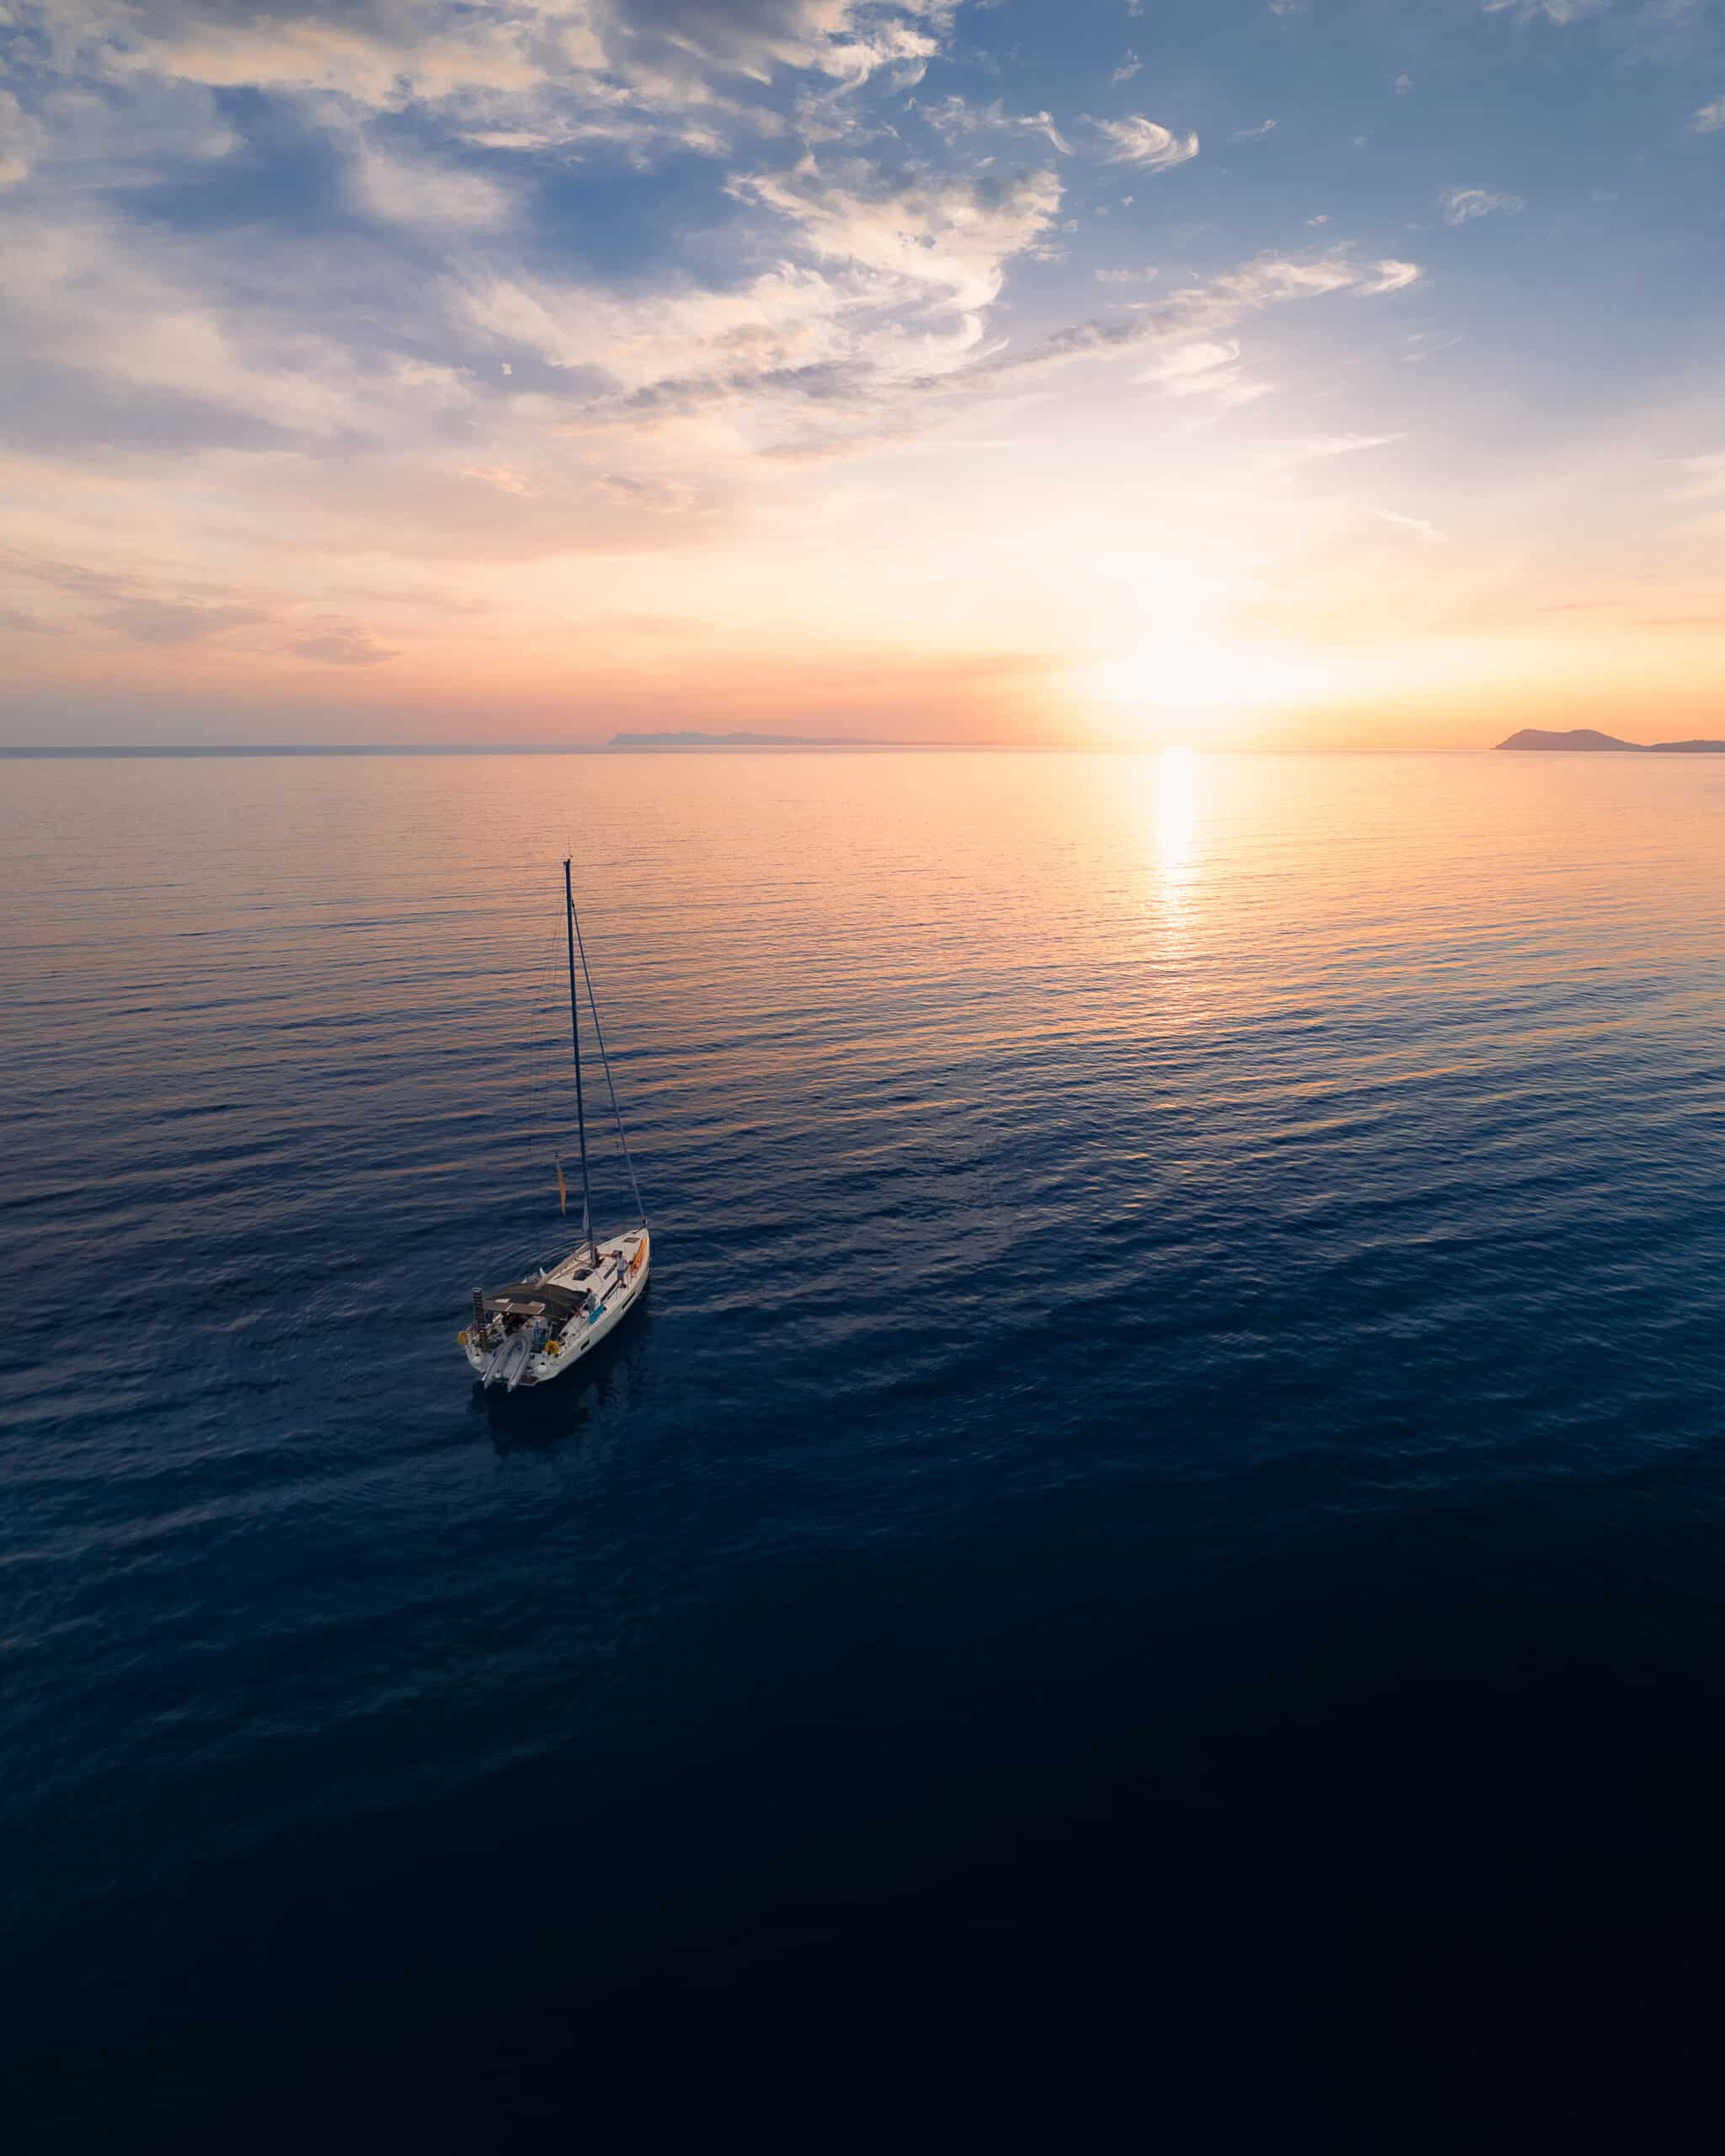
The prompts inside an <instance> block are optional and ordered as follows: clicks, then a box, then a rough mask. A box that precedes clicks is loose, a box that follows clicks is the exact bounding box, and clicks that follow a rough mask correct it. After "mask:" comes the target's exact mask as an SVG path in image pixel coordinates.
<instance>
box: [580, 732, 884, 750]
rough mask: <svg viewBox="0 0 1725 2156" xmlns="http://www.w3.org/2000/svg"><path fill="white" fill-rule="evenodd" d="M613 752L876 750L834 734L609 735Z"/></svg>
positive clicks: (875, 745) (874, 745)
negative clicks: (633, 750)
mask: <svg viewBox="0 0 1725 2156" xmlns="http://www.w3.org/2000/svg"><path fill="white" fill-rule="evenodd" d="M607 745H608V746H610V747H611V748H613V749H878V748H881V747H884V745H885V744H884V743H882V742H879V741H856V740H847V739H844V738H843V737H842V736H841V735H839V734H612V735H611V740H610V742H609V744H607Z"/></svg>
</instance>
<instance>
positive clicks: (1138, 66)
mask: <svg viewBox="0 0 1725 2156" xmlns="http://www.w3.org/2000/svg"><path fill="white" fill-rule="evenodd" d="M1143 67H1144V62H1143V61H1141V60H1140V58H1139V57H1138V55H1137V54H1136V53H1135V51H1133V50H1132V48H1131V46H1130V45H1128V46H1127V48H1126V57H1125V58H1124V60H1123V61H1121V62H1120V64H1119V67H1117V68H1115V70H1114V73H1113V74H1112V75H1110V76H1109V77H1108V80H1109V81H1110V82H1111V83H1130V81H1131V79H1132V77H1134V76H1135V75H1136V74H1139V73H1141V72H1142V71H1143Z"/></svg>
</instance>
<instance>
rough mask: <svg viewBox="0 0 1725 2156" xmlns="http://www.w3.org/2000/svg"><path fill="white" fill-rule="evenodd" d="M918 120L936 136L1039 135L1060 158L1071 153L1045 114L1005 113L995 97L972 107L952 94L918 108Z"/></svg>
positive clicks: (1056, 128) (1070, 147) (1004, 109)
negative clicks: (935, 133)
mask: <svg viewBox="0 0 1725 2156" xmlns="http://www.w3.org/2000/svg"><path fill="white" fill-rule="evenodd" d="M921 113H922V117H923V118H924V119H925V120H927V122H928V124H929V125H930V126H931V127H932V128H934V129H935V130H936V131H937V133H940V134H942V135H945V136H948V137H951V136H955V135H978V134H1007V135H1020V136H1023V135H1033V136H1040V138H1041V139H1042V140H1043V141H1044V142H1046V143H1047V144H1048V146H1049V148H1050V149H1051V150H1057V151H1058V152H1060V155H1061V156H1062V157H1070V156H1071V154H1072V145H1071V143H1070V142H1069V141H1067V140H1066V139H1065V136H1063V135H1062V134H1061V133H1060V130H1059V128H1058V127H1056V126H1055V123H1054V120H1053V117H1052V116H1051V115H1049V114H1048V113H1046V112H1008V111H1007V109H1006V108H1005V106H1004V104H1003V103H1002V101H1001V99H999V98H996V99H993V100H992V101H991V103H989V104H971V103H969V101H968V100H967V99H964V98H962V97H960V96H959V94H958V93H957V92H956V91H954V92H953V93H951V94H950V95H949V96H948V97H945V98H943V99H942V100H941V102H940V103H939V104H933V105H924V106H922V107H921Z"/></svg>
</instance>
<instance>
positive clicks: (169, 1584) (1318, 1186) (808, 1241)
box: [0, 752, 1725, 2151]
mask: <svg viewBox="0 0 1725 2156" xmlns="http://www.w3.org/2000/svg"><path fill="white" fill-rule="evenodd" d="M0 834H3V847H0V885H3V901H4V908H5V917H6V921H7V928H8V932H7V935H6V937H5V939H4V951H3V956H0V969H3V975H4V980H3V986H4V994H3V999H0V1037H3V1059H0V1068H3V1071H4V1075H5V1081H6V1092H7V1097H6V1099H5V1102H4V1103H3V1130H4V1159H5V1163H6V1172H5V1177H4V1184H3V1190H4V1197H3V1212H0V1237H3V1250H4V1253H5V1280H6V1305H7V1309H6V1317H5V1334H6V1344H5V1352H4V1353H3V1354H0V1646H3V1654H4V1659H3V1663H0V1672H3V1676H0V1761H3V1772H0V1886H3V1888H4V1896H5V1899H4V1910H5V1930H4V1945H3V1948H0V1983H3V1985H4V1991H5V1996H6V1998H7V1999H8V2001H9V2004H8V2006H7V2008H6V2010H5V2013H4V2015H3V2017H0V2022H3V2025H0V2062H3V2087H4V2089H5V2092H6V2105H5V2109H6V2112H7V2115H8V2116H9V2117H10V2118H11V2119H12V2120H13V2121H14V2131H13V2145H14V2146H18V2147H20V2148H23V2147H29V2148H32V2149H35V2148H83V2147H87V2146H88V2147H94V2146H103V2147H106V2146H109V2145H111V2144H112V2143H113V2142H114V2141H115V2138H116V2137H125V2138H126V2139H127V2140H129V2141H131V2143H133V2144H134V2145H136V2144H137V2143H142V2144H144V2145H148V2146H155V2145H166V2144H167V2143H168V2142H169V2141H172V2142H173V2143H175V2144H176V2145H178V2146H182V2147H183V2146H184V2145H186V2144H187V2143H188V2142H189V2141H190V2142H193V2143H201V2141H202V2140H203V2139H204V2138H206V2137H207V2138H208V2139H209V2141H210V2142H211V2143H212V2145H213V2143H215V2142H216V2141H217V2140H220V2141H222V2143H223V2145H224V2146H227V2145H232V2139H233V2137H236V2136H238V2137H241V2139H242V2140H243V2142H245V2143H249V2144H250V2145H252V2146H254V2147H255V2146H259V2145H264V2144H266V2143H272V2142H273V2140H274V2139H275V2137H277V2136H279V2137H280V2138H281V2139H282V2141H283V2142H284V2143H292V2144H293V2145H296V2146H298V2147H303V2146H304V2145H305V2143H306V2140H307V2137H311V2136H315V2137H316V2138H317V2139H318V2141H319V2142H321V2143H322V2144H323V2146H325V2147H329V2148H347V2147H350V2146H351V2147H360V2146H363V2147H367V2148H371V2147H385V2148H397V2147H399V2148H407V2147H419V2148H429V2147H437V2148H441V2147H444V2146H449V2147H451V2148H464V2149H467V2150H470V2151H472V2150H481V2149H486V2148H514V2147H526V2146H528V2145H533V2146H538V2145H541V2144H542V2143H543V2142H545V2141H546V2140H547V2139H549V2140H551V2141H553V2142H558V2141H561V2142H564V2143H572V2142H573V2141H574V2138H575V2137H576V2136H577V2135H579V2136H580V2137H582V2138H583V2139H585V2140H590V2141H596V2142H597V2143H598V2144H599V2145H601V2146H613V2145H621V2144H622V2143H624V2142H625V2141H627V2140H633V2141H636V2142H638V2141H640V2140H641V2139H642V2138H643V2137H646V2138H647V2139H649V2140H652V2139H654V2138H656V2137H658V2136H659V2135H660V2133H661V2132H663V2133H664V2134H665V2135H666V2136H667V2137H669V2136H670V2135H672V2134H676V2135H677V2136H678V2137H679V2145H681V2143H682V2141H683V2140H686V2138H687V2136H688V2134H689V2132H691V2131H694V2132H698V2133H700V2134H701V2136H702V2138H725V2139H731V2138H744V2139H748V2138H754V2139H756V2140H759V2139H761V2138H770V2137H774V2136H775V2135H776V2134H777V2132H778V2131H779V2130H780V2129H782V2128H784V2127H786V2126H787V2125H788V2127H789V2128H790V2137H791V2138H792V2139H794V2140H796V2141H797V2142H798V2145H800V2146H803V2147H805V2148H806V2147H814V2148H819V2147H823V2146H830V2145H834V2144H835V2143H838V2142H840V2141H841V2140H842V2139H844V2138H845V2137H846V2135H847V2134H848V2133H849V2132H852V2131H856V2132H863V2130H864V2128H865V2126H866V2127H867V2129H868V2132H870V2134H871V2135H872V2136H873V2137H879V2136H880V2135H882V2134H888V2135H890V2136H891V2137H894V2138H896V2139H898V2140H900V2141H901V2142H902V2141H909V2142H910V2143H911V2145H927V2143H934V2142H938V2143H940V2144H941V2145H947V2144H948V2143H956V2145H959V2146H975V2145H977V2143H979V2142H980V2141H983V2140H985V2139H989V2138H993V2137H996V2136H997V2135H998V2133H999V2132H1001V2131H1003V2130H1005V2129H1006V2128H1007V2127H1009V2126H1017V2127H1029V2126H1030V2124H1031V2123H1032V2122H1033V2121H1040V2122H1042V2126H1043V2130H1044V2132H1058V2133H1059V2134H1060V2137H1061V2138H1062V2139H1064V2140H1065V2142H1067V2143H1077V2144H1078V2145H1081V2146H1093V2145H1097V2143H1099V2142H1101V2141H1103V2140H1111V2139H1113V2138H1114V2137H1119V2130H1118V2129H1117V2127H1115V2126H1114V2125H1111V2124H1109V2123H1108V2121H1109V2120H1110V2119H1112V2120H1114V2121H1122V2120H1124V2121H1126V2122H1127V2123H1126V2126H1125V2128H1124V2131H1125V2132H1126V2133H1127V2134H1128V2135H1130V2138H1132V2139H1134V2140H1140V2139H1141V2140H1147V2141H1149V2142H1151V2143H1159V2144H1160V2145H1162V2146H1163V2147H1167V2148H1194V2149H1196V2148H1204V2149H1213V2148H1232V2147H1235V2146H1239V2147H1252V2148H1262V2147H1264V2146H1266V2145H1267V2144H1268V2145H1272V2146H1277V2147H1286V2146H1289V2145H1290V2144H1292V2145H1295V2146H1312V2147H1318V2148H1329V2149H1336V2148H1373V2149H1386V2150H1401V2149H1406V2148H1426V2147H1431V2148H1464V2147H1466V2148H1477V2147H1478V2146H1481V2145H1482V2144H1486V2143H1490V2144H1492V2145H1496V2144H1495V2142H1494V2140H1493V2137H1494V2134H1495V2133H1497V2132H1502V2134H1503V2145H1512V2144H1513V2145H1519V2146H1520V2147H1522V2148H1525V2147H1527V2146H1530V2145H1532V2146H1553V2145H1562V2143H1564V2142H1565V2141H1567V2140H1568V2139H1572V2138H1574V2137H1576V2136H1577V2134H1578V2132H1581V2130H1582V2129H1583V2127H1584V2126H1586V2125H1587V2124H1589V2122H1597V2121H1598V2119H1599V2117H1600V2116H1602V2113H1601V2111H1600V2109H1599V2107H1600V2106H1601V2105H1605V2103H1606V2102H1607V2101H1608V2100H1610V2099H1611V2098H1612V2097H1614V2096H1616V2097H1626V2100H1629V2101H1630V2103H1631V2112H1630V2116H1639V2118H1640V2119H1641V2121H1642V2127H1643V2129H1644V2130H1645V2132H1653V2126H1652V2123H1651V2122H1652V2121H1653V2118H1654V2116H1655V2115H1656V2112H1657V2107H1658V2103H1659V2101H1660V2100H1661V2094H1662V2092H1663V2091H1666V2090H1669V2089H1670V2088H1672V2087H1674V2085H1676V2084H1677V2082H1678V2081H1679V2080H1680V2079H1681V2077H1682V2075H1683V2073H1685V2070H1686V2068H1693V2067H1695V2066H1696V2065H1697V2063H1699V2061H1700V2060H1701V2058H1702V2057H1704V2055H1705V2051H1706V2047H1707V2045H1708V2044H1709V2042H1710V2041H1711V2038H1712V2023H1713V2019H1714V2015H1715V2011H1716V2008H1717V1978H1716V1977H1713V1976H1712V1964H1713V1963H1714V1961H1716V1960H1717V1935H1718V1926H1719V1924H1720V1921H1721V1919H1722V1918H1725V1891H1722V1879H1721V1876H1720V1870H1719V1867H1718V1865H1717V1862H1716V1860H1715V1859H1714V1856H1713V1847H1714V1844H1715V1841H1716V1839H1717V1835H1718V1833H1719V1821H1720V1819H1721V1817H1722V1816H1725V1721H1722V1708H1725V1569H1722V1565H1721V1524H1722V1514H1725V1406H1722V1401H1725V1322H1722V1321H1725V1212H1722V1206H1721V1193H1722V1190H1725V994H1722V990H1725V760H1693V761H1691V760H1664V759H1655V758H1625V757H1597V758H1595V757H1586V756H1576V757H1573V758H1565V757H1541V758H1528V759H1525V760H1524V759H1519V758H1516V757H1514V756H1505V755H1371V756H1368V755H1359V756H1348V755H1333V756H1316V755H1313V756H1302V755H1283V756H1270V755H1264V756H1247V755H1237V756H1236V755H1214V756H1211V755H1184V754H1178V753H1177V754H1166V755H1146V756H1135V755H1063V754H1057V753H1052V752H1049V753H1033V752H1026V753H1022V754H1021V753H1009V752H978V753H974V754H972V753H956V752H954V753H921V754H912V753H905V754H889V753H880V754H873V753H857V754H848V753H831V754H819V755H814V754H809V755H800V754H782V755H780V754H770V753H760V754H754V753H740V754H701V753H692V754H651V753H644V754H638V755H593V756H574V755H571V756H542V757H540V756H530V755H521V756H514V755H509V756H466V757H462V756H437V755H425V756H390V757H377V758H365V757H357V758H356V757H339V758H337V757H330V758H320V757H303V756H302V757H293V758H282V759H280V760H276V759H271V758H267V757H248V758H244V759H222V758H215V757H196V756H185V757H175V758H163V759H152V760H123V759H114V760H76V761H71V760H67V761H55V760H41V761H30V762H13V763H7V764H0ZM565 853H569V854H572V856H573V858H574V873H575V880H576V888H577V894H578V901H579V905H580V906H581V913H582V922H583V927H584V931H585V938H586V944H587V950H588V955H589V958H590V962H591V965H592V969H593V976H594V982H595V989H596V990H597V992H598V995H599V999H600V1007H601V1015H602V1017H603V1018H604V1021H605V1026H606V1039H607V1042H608V1044H609V1046H610V1048H611V1061H612V1065H613V1070H614V1073H615V1077H616V1083H617V1092H618V1097H619V1099H620V1102H621V1104H622V1113H623V1115H624V1117H625V1118H626V1120H627V1123H628V1130H629V1134H630V1140H631V1145H632V1148H633V1152H634V1155H635V1160H636V1164H637V1166H638V1171H639V1174H640V1178H641V1183H642V1188H643V1193H644V1199H645V1203H646V1208H647V1211H648V1214H649V1219H650V1220H651V1222H652V1226H653V1231H654V1274H653V1280H652V1284H651V1288H650V1290H649V1295H648V1299H647V1301H646V1303H645V1305H644V1308H643V1309H642V1310H639V1311H638V1312H637V1313H636V1314H635V1315H633V1316H632V1317H631V1318H630V1319H629V1320H628V1322H627V1324H626V1325H625V1326H623V1327H622V1330H621V1331H619V1333H618V1334H617V1337H616V1338H615V1340H614V1341H613V1342H609V1343H607V1344H606V1347H605V1348H602V1349H601V1351H599V1353H598V1354H597V1355H596V1356H595V1360H594V1362H593V1364H591V1366H590V1367H588V1366H583V1367H582V1368H581V1369H579V1370H578V1371H576V1372H574V1374H571V1376H570V1377H569V1379H567V1380H564V1381H563V1382H560V1383H558V1384H557V1385H552V1386H550V1387H547V1388H546V1389H544V1390H542V1391H541V1392H539V1393H538V1394H536V1395H517V1396H515V1397H514V1398H506V1399H499V1398H497V1397H495V1396H491V1395H483V1394H481V1393H480V1392H479V1391H478V1390H476V1388H475V1387H474V1385H473V1383H472V1381H471V1380H470V1376H469V1374H468V1371H467V1366H466V1364H465V1363H464V1361H463V1359H462V1355H461V1353H460V1350H459V1349H458V1348H457V1342H456V1334H457V1329H458V1328H459V1327H460V1326H461V1325H462V1323H463V1322H464V1321H465V1315H466V1311H467V1302H468V1296H469V1292H470V1290H471V1289H472V1287H473V1285H474V1283H478V1282H483V1281H495V1280H497V1279H499V1278H513V1277H518V1269H519V1268H520V1267H522V1266H524V1265H526V1264H527V1263H530V1262H533V1261H536V1260H543V1259H546V1258H548V1257H552V1256H553V1255H557V1254H560V1253H561V1252H562V1251H563V1250H564V1249H566V1248H567V1247H569V1246H570V1244H571V1243H572V1242H573V1241H574V1235H573V1231H572V1225H571V1223H570V1222H569V1221H568V1220H564V1219H560V1218H559V1215H558V1198H557V1192H556V1186H555V1175H554V1164H553V1155H554V1154H555V1153H556V1152H557V1151H558V1150H561V1151H562V1153H563V1155H564V1158H565V1162H566V1163H567V1161H568V1159H569V1154H570V1151H571V1148H572V1144H573V1138H574V1117H573V1088H572V1086H571V1084H570V1080H569V1041H568V1011H567V1005H566V1000H565V998H566V990H565V984H564V979H563V972H562V967H563V953H562V946H561V941H560V939H561V935H562V926H561V917H560V890H561V873H562V872H561V869H560V867H559V863H560V862H561V860H562V857H563V855H564V854H565ZM590 1075H591V1074H590ZM589 1102H590V1108H591V1107H592V1106H593V1096H592V1095H591V1094H590V1096H589ZM602 1106H603V1097H602V1094H601V1107H602ZM595 1175H596V1177H597V1185H598V1189H599V1193H600V1199H601V1210H600V1222H601V1227H604V1226H609V1225H621V1224H622V1220H623V1219H624V1217H625V1212H626V1206H625V1203H624V1195H623V1190H622V1184H621V1182H620V1179H619V1178H618V1177H617V1164H616V1161H615V1158H614V1155H613V1154H612V1153H611V1150H609V1148H608V1146H607V1145H606V1144H605V1143H604V1142H603V1131H602V1127H601V1124H600V1123H598V1122H597V1121H596V1120H595ZM1632 2069H1633V2070H1632ZM1614 2078H1615V2082H1616V2084H1621V2085H1614V2086H1613V2087H1610V2088H1608V2086H1607V2084H1614ZM1637 2105H1639V2106H1640V2107H1641V2108H1640V2110H1639V2111H1637V2110H1636V2108H1635V2107H1636V2106H1637ZM1123 2106H1126V2107H1129V2108H1125V2109H1123V2108H1122V2107H1123ZM691 2121H697V2122H702V2123H697V2124H696V2125H694V2126H693V2127H691V2125H690V2122H691ZM1654 2140H1655V2143H1656V2145H1658V2136H1657V2133H1655V2134H1654ZM1642 2145H1646V2142H1645V2139H1644V2140H1643V2143H1642ZM1663 2145H1668V2146H1669V2145H1672V2144H1671V2143H1669V2141H1668V2142H1665V2143H1664V2144H1663Z"/></svg>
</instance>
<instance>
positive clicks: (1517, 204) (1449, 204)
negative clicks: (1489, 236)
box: [1439, 187, 1527, 225]
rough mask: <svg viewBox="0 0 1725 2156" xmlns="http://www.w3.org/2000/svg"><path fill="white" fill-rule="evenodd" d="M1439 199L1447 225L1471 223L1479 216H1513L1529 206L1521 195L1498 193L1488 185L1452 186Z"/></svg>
mask: <svg viewBox="0 0 1725 2156" xmlns="http://www.w3.org/2000/svg"><path fill="white" fill-rule="evenodd" d="M1439 201H1440V203H1441V204H1442V206H1443V211H1444V222H1445V224H1446V225H1466V224H1471V223H1472V222H1473V221H1474V219H1475V218H1477V217H1494V216H1503V217H1513V216H1518V215H1519V213H1520V211H1523V210H1525V208H1526V207H1527V205H1526V203H1525V202H1524V201H1523V200H1522V198H1521V197H1520V195H1498V194H1494V193H1493V191H1492V189H1490V188H1487V187H1452V188H1451V189H1450V190H1449V191H1448V193H1447V194H1445V195H1440V196H1439Z"/></svg>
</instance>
